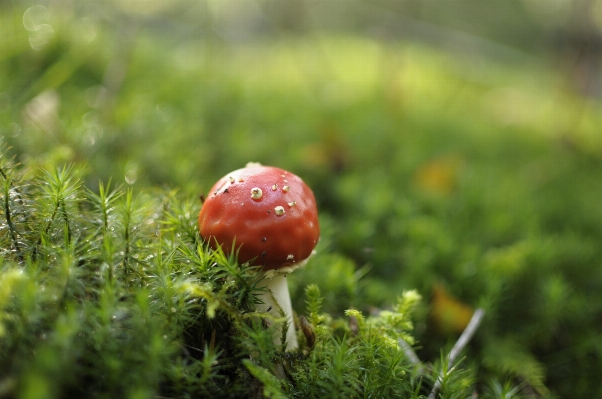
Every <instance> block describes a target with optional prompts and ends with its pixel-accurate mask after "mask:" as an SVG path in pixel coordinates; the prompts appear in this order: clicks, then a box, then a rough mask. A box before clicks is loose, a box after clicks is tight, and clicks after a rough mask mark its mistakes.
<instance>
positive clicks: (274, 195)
mask: <svg viewBox="0 0 602 399" xmlns="http://www.w3.org/2000/svg"><path fill="white" fill-rule="evenodd" d="M199 230H200V233H201V236H202V237H203V239H205V240H206V241H207V242H208V243H209V245H210V246H211V247H212V248H214V249H215V248H216V247H217V246H218V245H221V246H222V248H223V250H224V251H225V252H226V253H229V252H230V251H231V250H232V244H233V243H234V242H235V245H236V249H237V250H239V252H238V261H239V262H240V263H244V262H249V261H253V264H254V265H261V266H263V267H264V270H270V269H278V268H280V267H284V266H290V265H294V264H295V263H298V262H300V261H302V260H304V259H306V258H308V257H309V255H311V253H312V251H313V249H314V247H315V246H316V244H317V242H318V238H319V237H320V226H319V224H318V208H317V206H316V199H315V197H314V194H313V192H312V191H311V189H310V188H309V186H307V184H305V182H303V180H301V178H300V177H298V176H296V175H294V174H293V173H291V172H287V171H286V170H283V169H280V168H276V167H272V166H262V165H259V164H249V165H247V167H245V168H242V169H238V170H235V171H234V172H232V173H228V174H227V175H226V176H224V177H222V178H221V179H220V180H219V181H218V182H217V183H216V184H215V185H214V186H213V188H212V189H211V191H210V192H209V194H208V195H207V199H206V200H205V203H204V204H203V207H202V208H201V212H200V214H199ZM234 240H236V241H234Z"/></svg>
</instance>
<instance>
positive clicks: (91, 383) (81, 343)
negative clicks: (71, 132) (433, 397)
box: [0, 153, 508, 399]
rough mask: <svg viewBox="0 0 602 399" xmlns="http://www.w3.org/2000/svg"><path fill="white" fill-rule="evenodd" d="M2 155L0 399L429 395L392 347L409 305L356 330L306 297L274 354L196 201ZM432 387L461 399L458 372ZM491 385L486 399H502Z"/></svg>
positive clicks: (427, 377)
mask: <svg viewBox="0 0 602 399" xmlns="http://www.w3.org/2000/svg"><path fill="white" fill-rule="evenodd" d="M4 154H5V153H3V156H2V160H1V161H0V172H1V179H2V182H1V184H2V195H1V197H0V200H1V201H0V202H1V204H2V222H1V225H0V250H1V251H2V256H1V257H0V271H1V273H0V397H9V398H27V399H38V398H67V397H98V398H120V397H124V398H125V397H127V398H151V397H153V398H157V397H162V398H187V397H190V398H191V397H212V398H218V397H245V398H262V397H266V398H285V397H291V398H325V397H328V398H396V397H397V398H422V397H426V395H427V394H428V392H429V391H430V390H431V388H432V387H433V385H434V381H435V380H436V378H437V376H438V375H439V372H438V371H437V370H438V369H439V366H437V365H435V367H429V366H424V365H417V364H416V363H415V362H412V361H411V359H409V358H408V353H407V351H404V350H403V349H402V347H401V346H400V345H399V342H400V340H403V341H404V342H406V343H408V344H410V345H412V344H414V341H413V338H412V335H411V331H412V321H411V315H412V309H413V308H414V307H415V305H416V304H417V303H418V302H419V300H420V296H419V295H418V293H416V292H415V291H408V292H406V293H405V294H404V295H403V296H402V297H401V298H400V299H399V301H398V303H397V304H395V305H394V306H392V308H391V309H390V310H383V311H381V312H380V313H378V314H376V315H373V316H370V317H365V316H364V315H363V314H362V313H361V312H360V311H359V310H354V309H350V310H348V311H347V312H346V315H345V316H344V317H333V316H331V315H329V314H326V313H322V311H321V309H322V305H323V296H322V293H321V292H320V289H319V288H318V287H317V286H316V285H309V286H307V287H306V288H305V298H306V299H305V300H306V305H307V306H306V314H304V315H301V314H299V315H298V317H297V320H296V324H297V325H298V335H299V341H300V348H299V350H297V351H294V352H283V351H282V346H281V345H277V344H275V343H274V342H273V339H272V337H273V334H274V329H277V328H278V323H269V324H268V323H266V322H265V321H266V318H267V317H268V316H267V314H262V313H259V312H257V311H256V310H255V304H256V303H257V301H258V299H257V297H256V294H257V293H258V290H257V289H256V283H257V282H258V273H257V269H256V268H255V267H250V266H248V265H239V264H237V261H236V258H235V256H234V255H233V254H225V253H223V252H222V251H219V250H218V251H211V250H209V249H208V248H207V247H206V246H205V245H204V243H203V242H202V241H201V240H200V238H199V235H198V233H197V228H196V216H197V214H198V211H199V208H200V204H199V203H198V201H196V200H192V199H189V198H182V197H181V196H180V195H178V193H177V192H176V191H156V192H149V193H134V192H133V191H132V190H124V189H122V188H120V187H114V186H113V185H112V184H110V182H109V183H106V184H105V183H99V184H98V186H97V187H96V188H95V189H94V190H90V189H88V188H86V187H85V186H84V185H83V184H82V183H81V181H82V180H81V179H82V177H83V172H82V171H81V170H79V169H78V168H77V167H64V168H58V169H55V170H52V171H44V172H40V173H36V172H35V171H33V170H30V169H27V168H25V167H18V166H16V165H15V164H13V162H12V160H11V159H7V157H6V156H4ZM320 256H321V255H320V254H318V255H317V256H316V257H317V258H319V257H320ZM307 267H308V268H311V267H312V266H311V262H310V264H308V266H307ZM293 278H294V277H293ZM268 325H269V327H268ZM442 376H444V377H445V384H444V385H443V389H442V391H441V392H440V395H441V397H467V396H469V395H470V394H472V392H473V390H474V389H475V386H474V381H473V379H472V377H471V372H470V370H469V369H462V370H460V367H458V371H457V372H456V371H454V370H453V369H452V371H451V372H448V373H446V374H445V375H442ZM496 384H497V385H495V384H493V385H491V387H492V389H490V391H491V392H492V395H491V397H508V396H507V395H505V394H504V395H502V394H499V395H498V394H496V393H495V392H498V391H500V392H501V388H500V389H498V391H495V389H496V388H495V387H501V386H502V385H501V384H500V383H497V382H496Z"/></svg>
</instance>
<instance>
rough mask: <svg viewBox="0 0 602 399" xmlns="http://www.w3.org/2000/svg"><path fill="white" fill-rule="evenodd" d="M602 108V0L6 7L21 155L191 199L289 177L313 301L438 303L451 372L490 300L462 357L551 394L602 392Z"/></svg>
mask: <svg viewBox="0 0 602 399" xmlns="http://www.w3.org/2000/svg"><path fill="white" fill-rule="evenodd" d="M601 98H602V0H507V1H493V0H470V1H469V0H446V1H441V0H395V1H393V0H345V1H336V0H296V1H285V0H204V1H203V0H113V1H111V0H105V1H94V0H77V1H76V0H48V1H42V0H38V1H25V0H12V1H0V135H1V136H3V137H4V141H5V142H7V143H8V144H9V145H10V146H11V150H10V152H11V153H12V154H13V155H14V156H15V157H16V159H17V160H18V161H19V162H21V163H22V164H24V165H26V166H28V167H30V168H31V170H34V171H35V170H37V169H39V168H55V167H57V166H60V165H64V164H77V165H79V166H81V167H84V168H85V170H86V177H85V179H86V183H87V184H88V185H89V187H91V188H92V189H94V188H96V187H98V181H99V180H102V181H108V180H109V179H111V180H112V181H113V182H118V183H120V184H122V185H123V186H126V187H127V186H132V187H134V188H135V190H140V191H141V190H155V189H176V188H177V189H179V190H180V192H181V193H182V195H185V196H190V197H191V198H195V197H198V196H199V195H200V194H202V193H204V192H206V191H207V190H208V189H209V188H210V187H211V186H212V185H213V183H214V182H215V181H216V180H217V179H218V178H220V177H221V176H223V175H225V174H226V173H228V172H230V171H231V170H234V169H237V168H240V167H242V166H243V165H244V164H245V163H246V162H248V161H258V162H261V163H263V164H268V165H276V166H279V167H282V168H285V169H289V170H291V171H292V172H294V173H296V174H298V175H300V176H301V177H303V178H304V180H306V182H308V183H309V185H310V186H311V187H313V189H314V192H315V194H316V197H317V199H318V203H319V206H320V209H321V224H322V230H323V233H322V239H321V242H320V244H319V245H320V246H319V254H318V255H317V256H316V257H315V258H314V259H312V261H311V262H310V264H309V265H308V266H307V267H306V268H305V269H304V270H302V271H299V272H298V273H297V274H296V276H295V277H294V278H291V289H292V292H293V296H294V300H295V302H296V304H295V307H296V309H299V310H301V309H303V306H304V304H303V295H302V292H303V288H304V287H305V285H306V284H308V283H310V282H317V283H318V284H319V285H320V286H321V288H322V292H323V294H324V295H325V296H326V304H325V310H326V311H328V312H331V313H332V314H334V315H337V314H341V313H342V312H343V311H344V310H345V309H347V308H349V307H355V308H358V309H361V310H362V311H364V312H365V313H366V314H368V313H370V312H377V311H378V310H379V309H385V308H387V306H389V305H390V304H391V303H393V302H394V301H395V298H396V297H397V296H399V295H400V294H401V293H402V292H403V290H406V289H417V290H419V292H420V293H421V295H422V296H423V298H424V299H423V306H422V307H421V310H420V312H419V317H418V320H417V321H416V326H415V327H416V330H415V332H416V337H417V339H418V354H419V356H420V357H421V358H423V359H424V360H427V361H432V360H436V359H438V358H439V356H440V353H441V352H440V351H441V350H442V348H448V349H449V347H450V345H451V344H453V342H454V341H455V340H456V339H457V337H458V336H459V334H460V333H461V332H462V330H463V329H464V327H465V326H466V324H467V322H468V320H469V319H470V317H471V315H472V312H473V311H474V309H475V308H476V307H483V308H485V310H486V311H487V317H486V319H485V320H484V323H483V325H482V327H481V329H480V330H479V332H478V334H477V336H476V337H475V339H474V340H473V342H472V344H471V347H470V348H469V351H468V353H467V357H466V360H465V361H466V362H467V364H470V365H472V366H474V367H475V369H477V370H478V375H479V378H481V379H487V378H490V377H491V376H498V377H499V376H502V377H503V378H507V379H508V380H509V381H512V382H513V383H517V384H519V385H520V386H521V387H522V389H523V393H525V394H527V395H533V396H543V397H566V398H569V397H578V396H587V397H596V396H597V395H602V386H601V384H600V381H599V376H600V375H602V273H601V272H600V270H601V266H602V245H600V241H601V240H602V102H601ZM199 208H200V203H199ZM322 269H324V270H327V277H323V275H320V277H318V271H319V270H322Z"/></svg>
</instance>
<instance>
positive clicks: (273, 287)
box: [257, 273, 299, 351]
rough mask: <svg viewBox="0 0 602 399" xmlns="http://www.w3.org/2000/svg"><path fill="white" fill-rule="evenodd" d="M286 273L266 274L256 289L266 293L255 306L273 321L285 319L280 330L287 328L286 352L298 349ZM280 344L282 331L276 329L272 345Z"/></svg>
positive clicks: (262, 294)
mask: <svg viewBox="0 0 602 399" xmlns="http://www.w3.org/2000/svg"><path fill="white" fill-rule="evenodd" d="M287 274H288V273H286V274H284V273H267V275H266V276H265V278H264V279H263V280H261V281H260V282H259V284H258V285H257V287H258V288H262V287H265V288H267V292H264V293H261V294H260V295H259V299H261V301H262V302H263V303H262V304H259V305H257V310H258V311H260V312H266V313H269V314H270V315H271V316H272V317H274V319H282V318H285V319H286V323H282V325H281V326H282V328H284V327H287V324H288V330H287V331H286V350H287V351H290V350H295V349H297V348H298V347H299V344H298V343H297V333H296V331H295V322H294V320H293V306H292V304H291V296H290V294H289V292H288V282H287V281H286V275H287ZM281 342H282V329H277V330H276V333H275V334H274V343H275V344H276V345H280V343H281Z"/></svg>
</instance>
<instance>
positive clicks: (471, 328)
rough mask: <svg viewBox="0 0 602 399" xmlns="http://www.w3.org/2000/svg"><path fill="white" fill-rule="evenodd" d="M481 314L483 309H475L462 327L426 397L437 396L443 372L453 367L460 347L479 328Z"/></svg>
mask: <svg viewBox="0 0 602 399" xmlns="http://www.w3.org/2000/svg"><path fill="white" fill-rule="evenodd" d="M483 316H485V311H484V310H483V309H480V308H479V309H477V310H475V312H474V314H473V315H472V318H471V319H470V322H469V323H468V325H467V326H466V328H465V329H464V332H462V335H460V338H458V340H457V341H456V343H455V344H454V346H453V348H452V349H451V351H450V352H449V355H448V356H447V365H444V367H445V368H446V370H442V371H441V374H440V375H439V377H438V378H437V382H435V385H434V386H433V390H432V391H431V393H430V395H429V397H428V399H435V398H436V397H437V393H438V392H439V390H440V389H441V386H442V385H443V376H444V374H445V373H446V372H447V371H449V370H450V369H451V368H452V367H453V365H454V363H455V361H456V358H457V357H458V355H459V354H460V352H462V349H464V347H465V346H466V344H468V342H469V341H470V339H471V338H472V336H473V335H474V333H475V332H476V331H477V328H479V325H480V324H481V321H482V320H483Z"/></svg>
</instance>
